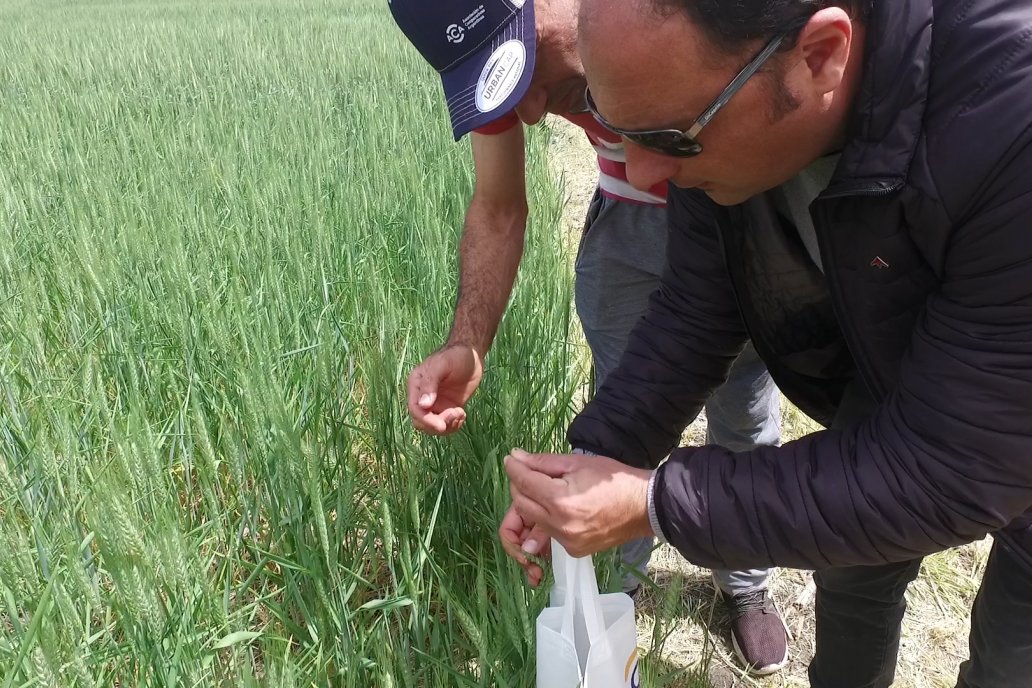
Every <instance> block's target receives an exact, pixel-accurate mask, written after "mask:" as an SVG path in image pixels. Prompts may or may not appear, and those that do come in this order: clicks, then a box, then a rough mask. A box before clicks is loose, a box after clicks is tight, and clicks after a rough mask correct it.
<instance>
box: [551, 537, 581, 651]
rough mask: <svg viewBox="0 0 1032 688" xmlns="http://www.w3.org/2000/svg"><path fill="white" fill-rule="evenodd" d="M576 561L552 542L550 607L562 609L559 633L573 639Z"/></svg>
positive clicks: (556, 542) (560, 546) (557, 543)
mask: <svg viewBox="0 0 1032 688" xmlns="http://www.w3.org/2000/svg"><path fill="white" fill-rule="evenodd" d="M576 561H577V560H576V559H574V558H573V557H571V556H570V555H569V554H568V553H567V551H566V550H565V549H563V546H562V545H560V544H559V542H558V541H556V540H553V541H552V572H553V575H554V576H555V587H554V589H553V596H552V600H551V602H552V606H559V607H562V608H563V621H562V628H561V632H562V634H563V635H564V636H567V637H570V638H573V637H574V633H575V631H574V616H575V612H576V609H577V574H578V569H577V566H576ZM560 582H561V584H560Z"/></svg>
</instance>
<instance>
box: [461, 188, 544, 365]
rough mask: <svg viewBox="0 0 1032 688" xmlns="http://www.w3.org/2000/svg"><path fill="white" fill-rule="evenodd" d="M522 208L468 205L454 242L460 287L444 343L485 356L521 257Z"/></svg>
mask: <svg viewBox="0 0 1032 688" xmlns="http://www.w3.org/2000/svg"><path fill="white" fill-rule="evenodd" d="M525 229H526V209H525V208H520V207H517V208H511V209H507V210H505V211H496V212H492V211H491V210H490V209H485V208H480V207H478V206H477V202H476V199H474V202H473V204H471V206H470V211H469V214H468V215H467V218H466V228H465V231H464V232H463V236H462V242H461V244H460V247H459V290H458V298H457V300H456V304H455V317H454V320H453V322H452V328H451V332H450V333H449V334H448V341H447V345H455V344H462V345H465V346H470V347H472V348H473V349H475V350H476V351H477V352H478V353H479V354H480V355H481V356H484V355H486V353H487V351H488V349H490V348H491V343H492V342H493V341H494V337H495V333H496V332H497V330H498V324H499V323H500V322H501V320H502V316H503V315H504V313H505V308H506V305H507V304H508V301H509V296H510V295H511V294H512V287H513V283H514V282H515V280H516V273H517V271H518V269H519V265H520V260H521V259H522V257H523V244H524V233H525Z"/></svg>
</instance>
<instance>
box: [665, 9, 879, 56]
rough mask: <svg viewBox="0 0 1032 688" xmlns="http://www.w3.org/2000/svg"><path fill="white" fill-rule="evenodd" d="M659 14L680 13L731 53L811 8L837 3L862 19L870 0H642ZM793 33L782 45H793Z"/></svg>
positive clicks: (800, 19)
mask: <svg viewBox="0 0 1032 688" xmlns="http://www.w3.org/2000/svg"><path fill="white" fill-rule="evenodd" d="M645 2H646V3H647V4H651V5H652V8H653V9H654V10H655V11H656V12H657V13H659V14H660V15H662V16H672V15H674V14H678V13H683V14H684V15H685V16H687V18H688V19H689V20H691V22H692V23H693V24H695V25H697V26H699V27H700V28H701V29H702V30H703V31H704V32H705V33H706V36H707V37H708V38H709V39H710V42H711V43H713V45H714V46H715V47H717V48H718V49H720V50H721V51H722V52H728V53H735V52H738V51H739V50H740V49H743V48H744V47H745V46H746V45H751V44H753V43H755V42H756V41H758V40H761V39H766V38H771V37H773V36H774V35H775V34H778V33H781V32H783V31H791V30H792V29H795V28H802V26H803V25H804V24H805V23H806V20H807V19H809V18H810V17H811V16H812V15H813V14H814V13H815V12H817V11H819V10H822V9H825V8H826V7H841V8H842V9H843V10H845V11H846V12H847V13H849V15H850V16H851V17H853V19H855V20H858V21H864V20H865V19H866V18H867V16H868V14H869V13H870V9H871V5H872V3H873V2H874V0H645ZM792 39H794V36H792V37H790V39H789V40H786V41H785V43H783V44H782V48H783V49H785V48H790V47H791V46H792V45H794V43H795V41H794V40H792Z"/></svg>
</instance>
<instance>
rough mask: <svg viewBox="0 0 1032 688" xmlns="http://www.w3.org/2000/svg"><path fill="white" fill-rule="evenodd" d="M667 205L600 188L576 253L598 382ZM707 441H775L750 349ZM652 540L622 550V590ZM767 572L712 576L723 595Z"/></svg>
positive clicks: (723, 393)
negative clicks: (626, 198)
mask: <svg viewBox="0 0 1032 688" xmlns="http://www.w3.org/2000/svg"><path fill="white" fill-rule="evenodd" d="M666 237H667V226H666V208H664V207H657V206H651V205H638V204H634V203H626V202H621V201H614V200H612V199H608V198H605V197H603V196H601V195H600V194H599V193H598V192H597V191H596V194H595V198H594V199H592V202H591V205H590V207H589V209H588V216H587V219H586V221H585V232H584V236H583V238H582V239H581V244H580V249H579V250H578V252H577V265H576V278H577V279H576V285H575V293H576V302H577V315H578V316H579V317H580V321H581V325H582V326H583V328H584V336H585V339H587V342H588V347H589V348H590V349H591V355H592V358H593V360H594V366H595V380H596V383H597V384H601V382H602V381H603V380H605V378H606V376H607V375H609V373H610V372H612V371H613V370H614V369H615V368H616V366H617V364H618V363H619V361H620V356H621V355H622V354H623V351H624V349H625V348H626V346H627V340H628V338H629V336H630V334H631V330H632V329H633V328H634V325H635V324H636V323H637V322H638V319H639V318H640V317H641V316H642V314H644V312H645V309H646V307H647V305H648V299H649V295H650V294H651V293H652V292H653V291H654V290H655V289H656V287H658V286H659V278H660V275H661V274H662V272H663V268H664V266H665V264H666ZM706 418H707V423H708V431H707V441H708V442H709V443H711V444H719V445H721V446H723V447H725V448H727V449H730V450H732V451H744V450H747V449H752V448H753V447H755V446H756V445H760V444H777V443H778V442H779V441H780V435H781V428H780V423H779V420H780V395H779V394H778V390H777V387H775V385H774V382H773V380H771V378H770V375H769V374H768V373H767V368H766V366H765V365H764V364H763V361H761V360H760V359H759V357H758V356H757V355H756V352H755V351H754V350H753V348H752V346H751V345H750V346H748V347H746V350H745V351H743V352H742V355H741V356H739V357H738V360H737V361H735V364H734V366H733V368H732V369H731V374H730V377H729V378H728V380H727V382H726V383H725V384H724V385H723V386H722V387H721V388H720V389H718V390H717V391H716V392H715V393H714V394H713V396H712V397H710V399H709V401H708V402H707V404H706ZM652 546H653V541H652V539H650V538H646V539H642V540H636V541H633V542H629V543H627V544H626V545H624V547H623V549H622V552H621V555H622V559H623V562H624V565H625V567H626V570H627V571H628V573H627V574H626V575H625V577H624V580H623V587H624V590H625V591H630V590H633V589H634V588H636V587H637V586H638V585H639V583H640V582H641V579H642V577H643V576H644V574H645V569H646V566H647V565H648V560H649V556H650V554H651V551H652ZM768 574H769V570H768V569H752V570H746V571H726V570H720V571H714V579H715V580H716V582H717V584H718V585H719V586H720V588H721V589H723V590H724V591H725V592H728V593H732V594H733V593H739V592H745V591H749V590H757V589H760V588H764V587H766V585H767V576H768Z"/></svg>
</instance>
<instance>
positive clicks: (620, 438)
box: [567, 187, 746, 467]
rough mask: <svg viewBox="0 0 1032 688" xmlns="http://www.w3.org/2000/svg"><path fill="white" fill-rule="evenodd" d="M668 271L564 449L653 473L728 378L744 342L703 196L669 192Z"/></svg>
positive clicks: (710, 208) (709, 204)
mask: <svg viewBox="0 0 1032 688" xmlns="http://www.w3.org/2000/svg"><path fill="white" fill-rule="evenodd" d="M670 191H671V193H670V199H669V225H670V233H669V239H668V241H669V244H668V247H667V255H668V263H667V268H666V270H665V272H664V274H663V277H662V280H661V285H660V287H659V289H657V290H656V292H654V293H653V295H652V297H651V300H650V302H649V308H648V311H647V312H646V314H645V315H644V316H643V317H642V319H641V321H640V322H639V323H638V325H637V326H636V327H635V329H634V331H633V333H632V334H631V337H630V340H629V342H628V345H627V351H626V352H625V353H624V355H623V358H621V360H620V365H619V366H618V367H617V369H616V370H615V371H613V373H611V374H610V375H609V377H608V378H607V379H606V382H605V384H604V385H602V387H601V388H600V389H599V390H598V393H597V394H596V395H595V398H594V399H593V400H592V401H591V402H590V403H589V404H588V405H587V406H586V407H585V409H584V410H583V411H582V412H581V414H580V415H579V416H577V418H576V419H575V420H574V421H573V423H572V425H571V426H570V428H569V431H568V433H567V437H568V439H569V441H570V444H571V445H572V446H573V447H575V448H579V449H585V450H589V451H591V452H594V453H596V454H603V455H606V456H612V457H614V458H617V459H619V460H620V461H623V462H624V463H627V464H630V465H635V466H640V467H646V466H655V465H657V464H658V462H659V461H660V460H662V459H663V457H665V456H666V455H667V454H668V453H669V452H670V450H671V449H672V448H673V447H675V446H676V445H677V442H678V440H679V439H680V436H681V433H682V432H683V431H684V428H685V427H686V426H687V425H688V424H689V423H691V421H692V420H693V419H694V418H695V416H697V415H698V413H699V411H700V409H701V408H702V405H703V403H704V402H705V400H706V399H707V398H708V397H709V395H710V393H711V392H712V391H713V390H714V389H716V388H717V387H719V386H720V385H721V384H722V383H723V382H724V380H725V379H726V378H727V373H728V370H729V368H730V367H731V363H732V362H733V361H734V359H735V358H736V357H737V356H738V354H739V353H740V352H741V349H742V346H743V345H744V343H745V339H746V334H745V331H744V328H743V326H742V322H741V319H740V317H739V314H738V307H737V305H736V302H735V298H734V292H733V291H732V288H731V283H730V280H729V278H728V276H727V272H726V269H725V267H724V261H723V257H722V252H721V249H720V243H719V239H718V234H717V230H716V227H715V222H714V217H713V213H714V212H715V211H716V208H715V207H714V206H713V204H712V201H710V200H709V199H708V198H707V197H706V196H705V195H704V194H702V193H699V192H695V191H686V190H678V189H675V188H673V187H671V189H670Z"/></svg>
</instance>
